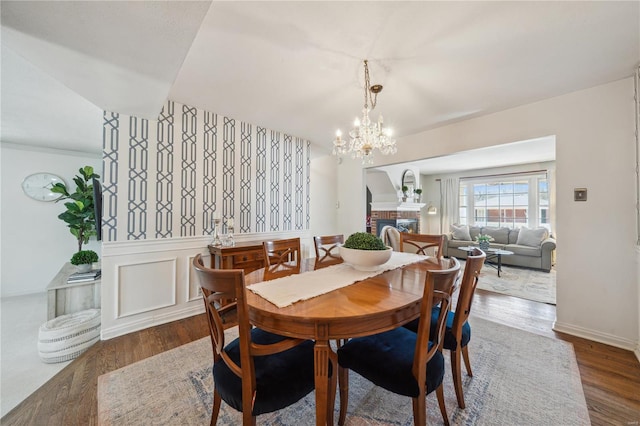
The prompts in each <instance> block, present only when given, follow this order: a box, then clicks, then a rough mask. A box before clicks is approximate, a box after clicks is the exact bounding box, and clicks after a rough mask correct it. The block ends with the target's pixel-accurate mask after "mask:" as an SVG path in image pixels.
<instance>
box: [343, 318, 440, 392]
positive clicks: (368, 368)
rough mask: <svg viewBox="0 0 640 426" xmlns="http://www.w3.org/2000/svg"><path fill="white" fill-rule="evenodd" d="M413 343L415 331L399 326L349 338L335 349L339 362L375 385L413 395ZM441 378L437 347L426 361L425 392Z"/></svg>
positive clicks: (414, 387)
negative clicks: (365, 335) (369, 334)
mask: <svg viewBox="0 0 640 426" xmlns="http://www.w3.org/2000/svg"><path fill="white" fill-rule="evenodd" d="M432 345H433V344H432V343H429V348H431V347H432ZM415 347H416V334H415V333H414V332H412V331H410V330H407V329H406V328H402V327H400V328H396V329H395V330H391V331H386V332H384V333H379V334H374V335H372V336H367V337H359V338H355V339H351V340H349V341H348V342H347V343H345V344H344V345H343V346H342V347H341V348H339V349H338V363H339V364H340V365H341V366H342V367H345V368H348V369H350V370H353V371H355V372H356V373H358V374H360V375H361V376H363V377H365V378H367V379H368V380H369V381H371V382H373V383H374V384H376V385H377V386H380V387H382V388H385V389H387V390H388V391H391V392H394V393H397V394H400V395H405V396H409V397H412V398H414V397H416V396H418V394H419V389H418V383H417V382H416V380H415V378H414V377H413V374H412V368H413V354H414V351H415ZM443 378H444V357H443V356H442V353H441V352H440V351H438V352H436V354H435V355H434V357H433V358H432V359H431V360H430V361H429V362H428V363H427V380H426V382H427V393H430V392H432V391H434V390H435V389H437V388H438V386H440V384H441V383H442V379H443Z"/></svg>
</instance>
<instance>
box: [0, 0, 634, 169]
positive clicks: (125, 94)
mask: <svg viewBox="0 0 640 426" xmlns="http://www.w3.org/2000/svg"><path fill="white" fill-rule="evenodd" d="M0 12H1V18H2V20H1V22H2V33H1V36H2V68H1V72H2V74H1V89H2V92H1V95H2V111H1V121H2V122H1V124H2V133H1V134H0V141H2V142H3V143H13V144H22V145H32V146H41V147H51V148H59V149H67V150H76V151H86V152H96V153H98V152H100V150H101V144H102V111H103V110H108V111H115V112H120V113H122V114H127V115H136V116H140V117H145V118H149V119H155V118H156V117H157V116H158V113H159V112H160V109H161V108H162V105H163V103H164V102H165V101H166V99H171V100H174V101H176V102H180V103H184V104H188V105H191V106H195V107H198V108H202V109H205V110H209V111H213V112H216V113H219V114H222V115H225V116H229V117H234V118H238V119H241V120H243V121H248V122H251V123H254V124H257V125H261V126H264V127H267V128H271V129H276V130H280V131H283V132H286V133H289V134H292V135H295V136H299V137H303V138H306V139H309V140H311V141H312V143H314V144H315V145H317V146H320V147H324V148H326V149H327V150H329V149H331V142H332V140H333V138H334V133H335V130H336V129H338V128H342V129H343V131H344V130H347V127H349V125H350V123H351V122H352V120H353V118H355V116H356V115H358V114H359V112H360V110H361V109H362V104H363V96H364V93H363V66H362V60H363V59H365V58H367V59H368V60H369V63H370V72H371V83H372V84H382V85H383V86H384V90H383V91H382V93H381V94H380V95H379V96H378V106H377V108H376V111H379V112H380V113H382V114H383V115H384V117H385V122H386V123H387V124H388V125H390V126H391V127H393V129H394V130H395V134H396V136H399V137H401V136H405V135H409V134H413V133H416V132H420V131H423V130H427V129H430V128H435V127H438V126H442V125H446V124H449V123H452V122H454V121H459V120H464V119H468V118H471V117H475V116H479V115H484V114H488V113H491V112H496V111H500V110H504V109H507V108H511V107H514V106H517V105H522V104H526V103H531V102H535V101H537V100H542V99H546V98H550V97H554V96H558V95H561V94H565V93H569V92H572V91H576V90H580V89H585V88H588V87H593V86H596V85H600V84H604V83H607V82H611V81H615V80H618V79H621V78H625V77H629V76H631V75H632V74H633V71H634V67H635V66H637V64H638V63H639V62H640V3H639V2H635V1H629V2H615V1H603V2H598V1H589V2H565V1H557V2H524V1H523V2H493V1H487V2H485V1H471V2H464V1H460V2H400V1H394V2H306V1H299V2H271V1H264V2H213V3H210V2H206V1H205V2H201V1H194V2H188V1H157V2H156V1H143V2H136V1H123V2H111V1H69V2H61V1H44V2H32V1H15V2H13V1H2V3H1V4H0ZM376 116H377V114H374V117H376ZM494 157H495V155H494Z"/></svg>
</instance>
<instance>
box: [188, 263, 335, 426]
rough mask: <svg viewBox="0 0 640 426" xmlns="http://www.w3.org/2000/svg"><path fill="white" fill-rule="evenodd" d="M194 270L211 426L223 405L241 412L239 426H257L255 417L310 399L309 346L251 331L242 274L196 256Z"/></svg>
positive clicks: (311, 363) (311, 359) (310, 343)
mask: <svg viewBox="0 0 640 426" xmlns="http://www.w3.org/2000/svg"><path fill="white" fill-rule="evenodd" d="M193 268H194V270H195V272H196V275H197V276H198V279H199V281H200V287H201V289H202V296H203V298H204V304H205V308H206V315H207V320H208V323H209V331H210V335H211V345H212V348H213V382H214V389H213V408H212V412H211V425H215V424H216V422H217V419H218V414H219V412H220V406H221V401H225V402H226V403H227V404H228V405H230V406H231V407H233V408H234V409H236V410H238V411H241V412H242V424H243V425H245V426H247V425H255V424H256V423H255V422H256V418H255V416H257V415H260V414H263V413H269V412H273V411H276V410H280V409H282V408H285V407H288V406H290V405H292V404H294V403H296V402H297V401H299V400H300V399H302V398H303V397H304V396H306V395H307V394H309V393H311V392H312V391H313V390H314V387H315V384H314V355H313V352H314V348H313V345H314V343H313V341H311V340H301V339H293V338H289V337H285V336H280V335H277V334H273V333H269V332H267V331H264V330H261V329H259V328H253V327H252V326H251V324H250V322H249V310H248V307H247V301H246V299H245V291H246V290H245V282H244V271H243V270H241V269H210V268H207V267H205V266H204V265H203V262H202V259H201V257H200V255H197V256H196V257H195V258H194V259H193ZM229 301H231V303H229ZM221 302H224V303H221ZM231 310H235V311H236V317H237V323H238V335H239V337H238V338H237V339H235V340H233V341H232V342H230V343H228V344H227V343H226V341H225V334H224V329H225V324H224V318H225V317H228V316H230V311H231ZM333 383H335V379H334V381H333ZM334 387H335V385H334ZM334 392H335V391H334Z"/></svg>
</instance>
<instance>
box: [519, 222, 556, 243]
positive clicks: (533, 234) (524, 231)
mask: <svg viewBox="0 0 640 426" xmlns="http://www.w3.org/2000/svg"><path fill="white" fill-rule="evenodd" d="M548 236H549V231H548V230H547V228H536V229H529V228H527V227H526V226H523V227H522V228H520V232H519V233H518V241H517V242H516V244H518V245H521V246H529V247H540V245H541V244H542V241H544V240H545V239H546V238H547V237H548Z"/></svg>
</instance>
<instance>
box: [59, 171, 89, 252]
mask: <svg viewBox="0 0 640 426" xmlns="http://www.w3.org/2000/svg"><path fill="white" fill-rule="evenodd" d="M79 172H80V175H76V176H75V177H74V178H73V181H74V182H75V184H76V190H75V192H69V190H68V189H67V187H66V185H65V184H63V183H56V184H55V185H53V187H52V188H51V191H52V192H55V193H58V194H62V197H60V198H59V199H58V200H57V201H56V202H58V201H61V200H68V202H66V203H64V206H65V207H66V208H67V210H66V211H65V212H63V213H61V214H59V215H58V218H59V219H61V220H63V221H64V222H66V223H67V226H68V227H69V231H70V232H71V234H73V236H74V237H76V239H77V240H78V252H81V251H82V245H83V244H87V243H88V242H89V238H91V237H92V236H94V235H96V218H95V214H94V210H93V185H92V184H91V180H92V179H93V178H99V177H100V175H97V174H95V173H94V172H93V167H91V166H85V167H83V168H81V169H79Z"/></svg>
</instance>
